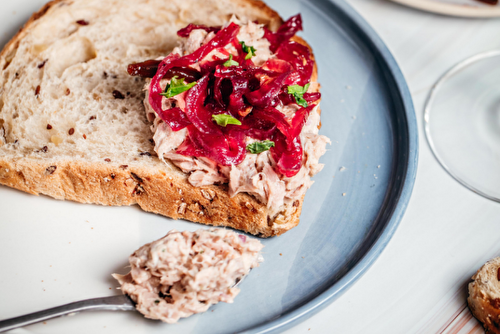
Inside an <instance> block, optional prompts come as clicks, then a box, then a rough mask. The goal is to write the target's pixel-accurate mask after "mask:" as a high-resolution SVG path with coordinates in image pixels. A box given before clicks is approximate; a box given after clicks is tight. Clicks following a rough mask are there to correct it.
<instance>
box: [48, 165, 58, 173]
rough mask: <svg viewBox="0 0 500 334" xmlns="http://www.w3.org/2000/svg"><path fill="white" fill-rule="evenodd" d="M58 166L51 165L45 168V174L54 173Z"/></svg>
mask: <svg viewBox="0 0 500 334" xmlns="http://www.w3.org/2000/svg"><path fill="white" fill-rule="evenodd" d="M56 169H57V166H49V167H47V168H46V169H45V175H52V174H54V172H55V171H56Z"/></svg>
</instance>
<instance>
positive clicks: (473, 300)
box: [467, 257, 500, 334]
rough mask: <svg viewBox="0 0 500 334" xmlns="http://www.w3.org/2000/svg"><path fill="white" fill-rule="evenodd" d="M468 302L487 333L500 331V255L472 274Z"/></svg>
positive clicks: (495, 333)
mask: <svg viewBox="0 0 500 334" xmlns="http://www.w3.org/2000/svg"><path fill="white" fill-rule="evenodd" d="M467 303H468V304H469V309H470V310H471V312H472V314H473V315H474V317H476V319H477V320H479V321H481V322H482V323H483V326H484V330H485V331H486V333H492V334H493V333H494V334H498V333H500V257H497V258H494V259H492V260H490V261H488V262H486V264H485V265H484V266H482V267H481V269H479V270H478V271H477V273H476V274H475V275H474V276H472V282H470V283H469V297H468V298H467Z"/></svg>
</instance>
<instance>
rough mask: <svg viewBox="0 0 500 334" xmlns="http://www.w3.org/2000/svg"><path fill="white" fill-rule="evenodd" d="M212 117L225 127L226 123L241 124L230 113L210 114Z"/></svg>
mask: <svg viewBox="0 0 500 334" xmlns="http://www.w3.org/2000/svg"><path fill="white" fill-rule="evenodd" d="M212 119H213V120H214V121H216V122H217V124H218V125H220V126H223V127H226V126H227V125H228V124H234V125H241V122H240V121H239V120H237V119H236V118H234V117H233V116H231V115H226V114H219V115H212Z"/></svg>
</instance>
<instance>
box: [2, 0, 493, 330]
mask: <svg viewBox="0 0 500 334" xmlns="http://www.w3.org/2000/svg"><path fill="white" fill-rule="evenodd" d="M2 1H3V0H2ZM16 1H18V2H16V3H17V4H19V5H22V4H27V3H29V2H30V1H31V0H16ZM348 1H349V3H350V4H351V5H352V6H353V7H354V8H355V9H356V10H358V11H359V12H360V14H361V15H362V16H363V17H365V19H366V20H367V21H368V22H369V23H370V24H371V25H372V26H373V28H374V29H375V30H376V31H377V32H378V33H379V35H380V36H381V37H382V39H383V40H384V41H385V43H386V44H387V46H388V47H389V49H390V50H391V51H392V52H393V54H394V56H395V58H396V60H397V61H398V63H399V65H400V67H401V69H402V71H403V73H404V75H405V77H406V80H407V81H408V85H409V87H410V91H411V93H412V96H413V99H414V104H415V110H416V113H417V118H418V122H419V133H420V158H419V167H418V174H417V180H416V183H415V187H414V191H413V195H412V199H411V201H410V203H409V206H408V209H407V211H406V215H405V217H404V218H403V220H402V221H401V224H400V226H399V228H398V230H397V232H396V234H395V235H394V237H393V239H392V240H391V242H390V243H389V245H388V246H387V248H386V249H385V251H384V252H383V253H382V255H381V256H380V258H379V259H378V260H377V261H376V262H375V264H374V265H373V266H372V267H371V268H370V269H369V270H368V271H367V272H366V274H365V275H364V276H363V277H361V278H360V279H359V280H358V281H357V282H356V283H355V284H354V285H353V286H352V287H351V288H350V289H349V290H348V291H347V292H345V294H344V295H342V296H341V297H340V298H338V299H337V300H336V301H334V302H333V303H332V304H331V305H329V306H328V307H326V308H325V309H323V310H322V311H321V312H319V313H318V314H316V315H315V316H313V317H311V318H310V319H308V320H305V321H304V322H302V323H300V324H298V325H296V326H295V327H294V328H292V329H290V330H288V331H287V332H286V333H289V334H297V333H340V334H348V333H363V334H364V333H370V334H371V333H383V334H390V333H398V334H399V333H446V334H450V333H461V334H462V333H476V332H477V333H481V332H482V330H481V327H480V326H479V325H478V324H477V322H475V320H474V319H471V316H470V313H469V312H468V309H467V308H465V307H466V304H465V299H466V283H467V282H468V280H469V279H470V277H471V276H472V275H473V273H474V272H475V271H476V270H477V269H478V268H479V267H480V266H481V265H482V264H483V263H484V262H485V261H486V260H488V259H490V258H492V257H495V256H497V255H500V242H499V241H500V204H498V203H494V202H491V201H489V200H487V199H484V198H482V197H480V196H478V195H476V194H474V193H472V192H471V191H469V190H467V189H466V188H464V187H463V186H461V185H460V184H459V183H457V182H456V181H455V180H454V179H452V178H451V177H450V176H449V175H448V174H447V173H446V172H445V171H444V169H443V168H442V167H441V166H440V165H439V164H438V162H437V161H436V159H435V158H434V156H433V155H432V153H431V151H430V149H429V146H428V145H427V142H426V139H425V136H424V133H423V126H422V113H423V105H424V102H425V99H426V97H427V94H428V93H429V89H430V88H431V86H432V84H433V83H434V82H435V81H436V80H437V79H438V78H439V77H440V76H441V75H442V74H443V73H444V72H445V71H446V70H447V69H449V68H450V67H451V66H452V65H454V64H455V63H457V62H459V61H460V60H462V59H465V58H467V57H469V56H471V55H473V54H475V53H478V52H481V51H485V50H491V49H500V38H499V34H498V32H499V31H500V19H463V18H453V17H445V16H439V15H434V14H430V13H425V12H421V11H418V10H415V9H411V8H407V7H404V6H401V5H399V4H396V3H393V2H390V1H387V0H348ZM12 14H13V15H12V20H15V19H17V17H16V16H15V15H14V14H15V12H13V13H12ZM16 22H17V21H16ZM0 25H3V26H7V25H9V26H10V25H12V22H10V21H9V22H7V21H6V22H0ZM12 26H14V25H12ZM11 33H13V31H8V32H6V33H5V35H2V36H0V40H1V41H3V42H5V41H6V40H7V39H8V38H9V36H11V35H12V34H11ZM9 194H10V195H11V196H12V197H13V198H14V199H17V198H21V197H22V198H23V200H26V201H28V202H29V203H31V202H30V201H31V200H30V198H29V197H26V198H25V196H24V195H23V194H21V193H19V192H14V191H12V192H9ZM41 201H49V200H48V199H44V198H38V199H37V201H36V202H37V203H39V202H41ZM19 205H20V204H19ZM19 205H18V206H19ZM70 209H71V210H78V208H77V207H76V206H75V205H71V204H68V205H67V207H66V206H65V208H64V210H70ZM96 210H98V211H99V213H102V214H103V215H105V216H106V215H108V213H106V212H111V211H108V210H104V208H103V209H102V210H101V209H100V208H98V209H96ZM16 212H17V211H16ZM5 214H7V213H5ZM64 214H68V212H61V214H60V215H61V216H64ZM111 214H112V213H109V215H111ZM131 214H132V215H133V214H134V213H133V212H132V211H131ZM7 218H8V219H11V220H12V221H16V222H17V220H20V219H21V218H22V217H17V216H16V217H13V216H12V217H11V216H7ZM7 218H6V219H7ZM101 219H102V218H101ZM90 221H91V222H93V220H92V219H90ZM41 223H42V224H41V225H40V226H38V225H37V226H32V227H30V229H31V230H30V234H28V235H36V233H42V232H43V228H42V226H43V222H41ZM19 224H21V222H19ZM78 224H80V225H78V228H79V229H77V231H83V229H84V228H85V231H84V232H78V233H89V235H90V234H91V233H94V234H93V235H92V236H91V237H89V238H93V239H92V242H93V241H94V240H97V237H96V236H95V235H97V234H95V233H103V234H105V233H107V232H109V233H111V232H110V231H112V230H113V229H114V228H116V224H115V223H114V222H111V223H110V224H109V226H104V227H102V229H101V230H102V231H100V230H99V229H97V228H96V229H95V230H94V229H93V227H91V228H88V226H94V225H88V226H87V225H85V224H91V223H89V222H88V221H85V222H83V221H82V222H80V221H78ZM155 224H156V223H151V231H150V234H151V235H148V236H144V238H146V237H147V238H149V239H147V240H153V239H154V236H155V235H158V233H159V230H161V227H159V226H160V224H159V223H158V224H156V225H155ZM63 229H64V228H63ZM497 231H498V232H497ZM7 232H8V231H4V232H3V233H7ZM62 232H64V231H62ZM62 232H61V231H57V230H54V231H52V232H51V233H62ZM72 233H73V232H72ZM74 233H76V232H74ZM0 237H1V234H0ZM116 237H117V238H118V239H119V238H121V237H125V236H124V235H123V233H122V234H120V233H118V234H117V235H116ZM32 238H34V236H33V237H32ZM0 239H1V238H0ZM4 239H5V238H4ZM7 239H8V238H7ZM7 239H5V240H7ZM5 240H4V242H6V241H5ZM30 240H31V239H30ZM65 240H66V239H65ZM7 241H8V240H7ZM68 241H72V239H68ZM66 246H67V247H68V249H69V247H82V245H79V244H77V243H73V244H71V242H69V243H68V244H67V245H66ZM115 246H116V247H115ZM46 247H48V249H49V251H50V250H51V249H52V248H50V245H46ZM120 247H121V246H120V245H114V246H113V247H110V251H109V253H110V254H111V253H116V254H123V252H124V251H125V252H126V251H127V249H129V248H130V245H129V246H127V248H126V249H122V248H120ZM115 248H116V249H115ZM80 251H81V249H77V250H76V251H75V254H80ZM120 252H121V253H120ZM71 254H73V253H68V255H67V256H70V255H71ZM104 255H105V256H108V254H104ZM111 255H113V254H111ZM111 255H109V256H111ZM47 261H48V260H47ZM47 261H45V262H43V263H42V264H41V265H40V266H45V267H47V268H49V267H48V265H49V264H50V267H52V265H54V268H56V267H57V264H58V263H55V262H54V263H53V262H50V263H49V262H47ZM51 261H56V260H51ZM56 262H57V261H56ZM87 262H88V261H87ZM87 262H84V263H85V264H87ZM89 265H90V264H89ZM92 265H95V264H92ZM47 268H46V269H47ZM21 269H23V268H21ZM21 269H20V270H21ZM70 269H71V268H70ZM0 270H2V269H0ZM4 270H5V268H4ZM23 270H24V269H23ZM47 270H48V269H47ZM106 270H108V271H109V268H108V269H106ZM106 270H104V269H103V272H107V271H106ZM61 275H62V274H61ZM61 275H59V276H54V277H52V276H50V275H49V274H46V276H47V277H49V276H50V282H48V281H47V282H44V281H43V279H45V278H41V279H42V280H41V282H39V280H38V281H37V282H35V283H30V284H32V285H33V284H38V285H37V286H36V289H38V290H39V291H38V290H36V291H37V292H36V293H37V294H36V296H35V297H34V298H32V300H30V303H29V305H30V307H32V308H33V309H30V310H25V309H23V310H24V311H26V312H27V311H35V310H37V308H39V307H40V305H38V304H36V302H33V301H36V300H37V298H38V297H39V296H40V295H41V294H43V293H45V294H46V295H47V296H48V298H53V299H54V300H56V298H62V297H60V296H59V295H60V294H66V296H65V298H70V297H71V298H72V299H73V300H78V299H83V298H85V297H87V298H88V296H81V293H80V292H79V291H81V290H84V289H71V287H72V286H75V285H77V284H84V283H85V282H82V280H81V279H80V280H79V279H78V277H76V278H75V277H72V278H71V279H70V278H68V277H66V276H61ZM99 277H102V276H99ZM38 278H39V277H38V276H37V278H36V279H38ZM54 278H57V279H58V281H57V282H52V280H53V281H55V279H54ZM63 280H65V281H64V284H65V285H64V286H67V288H64V287H63V286H62V285H61V284H59V285H58V286H57V289H55V288H53V287H54V286H55V283H59V282H60V281H63ZM110 280H111V279H110ZM66 281H68V282H70V283H67V282H66ZM94 281H95V280H94ZM94 281H91V283H92V284H93V285H96V284H95V282H94ZM71 282H72V283H73V285H70V284H71ZM49 283H50V284H52V285H50V284H49ZM106 284H110V283H109V282H102V283H100V285H99V284H97V287H95V288H96V290H98V289H101V290H102V289H106V287H107V285H106ZM89 286H90V283H89ZM42 287H43V290H42ZM51 287H52V288H53V289H52V290H50V288H51ZM45 288H47V292H45V290H46V289H45ZM110 289H111V288H110ZM63 290H64V291H63ZM50 291H57V292H58V294H57V296H53V297H51V296H52V295H51V294H49V292H50ZM4 297H5V296H4ZM0 298H2V296H0ZM5 312H7V311H5ZM18 313H19V310H18V309H16V308H13V309H12V310H8V314H4V316H14V315H16V314H18ZM81 316H82V317H83V315H81ZM94 316H96V315H94ZM123 317H125V315H123ZM120 319H121V318H120ZM70 320H71V319H67V320H65V319H60V320H59V321H58V322H57V323H54V326H58V325H61V326H63V325H65V324H67V322H66V321H70ZM35 326H38V327H35ZM51 328H56V327H51ZM68 328H69V327H68ZM41 329H43V325H34V326H33V327H32V330H33V331H35V332H37V331H38V330H41ZM17 332H19V333H24V331H23V330H18V331H17ZM44 332H45V331H44Z"/></svg>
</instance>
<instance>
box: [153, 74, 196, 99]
mask: <svg viewBox="0 0 500 334" xmlns="http://www.w3.org/2000/svg"><path fill="white" fill-rule="evenodd" d="M194 85H196V81H194V82H191V83H189V84H186V83H184V78H180V79H178V78H177V76H175V77H173V78H172V80H171V82H170V83H169V84H168V85H167V87H165V92H164V93H161V94H160V95H162V96H165V97H166V98H171V97H174V96H176V95H179V94H180V93H184V92H185V91H187V90H189V89H191V88H192V87H193V86H194Z"/></svg>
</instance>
